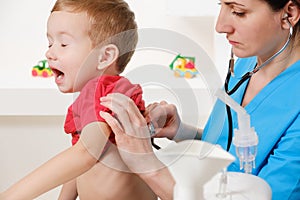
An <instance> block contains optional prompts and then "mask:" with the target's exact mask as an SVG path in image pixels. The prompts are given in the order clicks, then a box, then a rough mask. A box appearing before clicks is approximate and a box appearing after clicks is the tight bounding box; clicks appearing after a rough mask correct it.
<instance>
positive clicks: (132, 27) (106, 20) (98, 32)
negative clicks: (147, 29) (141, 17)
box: [51, 0, 138, 73]
mask: <svg viewBox="0 0 300 200" xmlns="http://www.w3.org/2000/svg"><path fill="white" fill-rule="evenodd" d="M54 11H67V12H75V13H76V12H86V13H87V15H88V17H89V21H90V28H89V33H88V34H89V37H90V39H91V41H92V43H93V46H94V47H96V46H97V45H100V44H103V42H104V43H110V44H115V45H116V46H117V47H118V49H119V51H120V56H119V58H118V60H117V65H118V67H119V72H120V73H121V72H122V71H123V70H124V68H125V66H126V65H127V64H128V62H129V61H130V59H131V57H132V55H133V53H134V50H135V48H136V44H137V40H138V33H137V24H136V22H135V16H134V13H133V12H132V11H131V10H130V8H129V6H128V4H127V3H126V2H124V1H123V0H57V1H56V3H55V5H54V7H53V8H52V10H51V12H54Z"/></svg>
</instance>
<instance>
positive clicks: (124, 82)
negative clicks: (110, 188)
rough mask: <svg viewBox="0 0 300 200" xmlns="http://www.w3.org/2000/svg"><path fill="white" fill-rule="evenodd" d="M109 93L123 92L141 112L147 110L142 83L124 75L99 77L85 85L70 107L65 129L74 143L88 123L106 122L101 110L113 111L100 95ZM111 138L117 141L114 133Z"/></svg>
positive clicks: (112, 140)
mask: <svg viewBox="0 0 300 200" xmlns="http://www.w3.org/2000/svg"><path fill="white" fill-rule="evenodd" d="M109 93H122V94H124V95H126V96H128V97H130V98H131V99H132V100H133V101H134V102H135V103H136V105H137V106H138V108H139V110H140V111H141V112H143V111H145V102H144V100H143V99H142V94H143V91H142V88H141V86H140V85H138V84H132V83H130V81H129V80H128V79H126V78H124V77H122V76H109V75H103V76H100V77H97V78H95V79H93V80H91V81H89V82H88V83H87V84H86V85H85V86H84V87H83V89H82V90H81V92H80V95H79V96H78V97H77V99H76V100H75V101H74V102H73V104H72V105H71V106H70V107H69V108H68V114H67V116H66V120H65V125H64V129H65V132H66V133H67V134H72V145H74V144H76V142H77V141H78V140H79V137H80V133H81V131H82V129H83V127H85V126H86V125H87V124H89V123H91V122H96V121H98V122H105V120H104V119H103V118H102V117H101V116H100V114H99V112H100V111H105V112H110V113H112V112H111V111H110V110H109V109H108V108H106V107H104V106H102V105H100V97H102V96H106V95H107V94H109ZM109 140H110V141H111V142H113V143H115V140H114V135H113V134H110V137H109Z"/></svg>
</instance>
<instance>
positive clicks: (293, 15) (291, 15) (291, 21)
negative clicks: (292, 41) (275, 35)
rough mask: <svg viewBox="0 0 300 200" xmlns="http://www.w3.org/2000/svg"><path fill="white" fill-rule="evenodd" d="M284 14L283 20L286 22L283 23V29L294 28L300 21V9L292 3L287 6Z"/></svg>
mask: <svg viewBox="0 0 300 200" xmlns="http://www.w3.org/2000/svg"><path fill="white" fill-rule="evenodd" d="M284 12H285V13H284V14H283V16H282V20H283V22H285V23H283V27H284V28H286V29H288V28H291V27H294V26H295V25H296V24H297V23H298V21H299V19H300V9H299V7H298V6H297V5H296V4H295V3H293V2H292V1H290V2H289V3H287V4H286V5H285V8H284Z"/></svg>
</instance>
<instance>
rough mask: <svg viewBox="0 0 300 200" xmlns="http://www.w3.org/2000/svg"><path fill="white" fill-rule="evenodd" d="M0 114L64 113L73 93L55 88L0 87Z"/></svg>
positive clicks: (39, 114) (46, 114)
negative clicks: (61, 91)
mask: <svg viewBox="0 0 300 200" xmlns="http://www.w3.org/2000/svg"><path fill="white" fill-rule="evenodd" d="M0 99H1V103H0V116H16V115H18V116H33V115H34V116H57V115H65V114H66V111H67V108H68V107H69V105H70V104H71V103H72V100H73V94H62V93H60V92H59V91H58V90H57V89H18V88H16V89H14V88H8V89H0Z"/></svg>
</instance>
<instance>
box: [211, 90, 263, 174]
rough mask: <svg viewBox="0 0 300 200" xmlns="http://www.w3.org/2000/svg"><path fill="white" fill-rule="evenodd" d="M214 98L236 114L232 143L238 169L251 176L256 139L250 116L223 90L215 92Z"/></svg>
mask: <svg viewBox="0 0 300 200" xmlns="http://www.w3.org/2000/svg"><path fill="white" fill-rule="evenodd" d="M216 96H217V97H218V98H219V99H220V100H222V101H223V102H224V103H225V104H227V105H229V106H230V107H231V108H232V109H233V110H234V111H235V112H237V117H238V129H235V130H234V135H233V141H232V142H233V144H234V146H235V147H236V154H237V156H238V157H239V160H240V169H241V170H242V169H244V172H245V173H248V174H251V173H252V169H253V168H255V157H256V154H257V144H258V137H257V134H256V132H255V130H254V127H251V125H250V116H249V114H248V113H247V112H246V110H245V109H244V108H243V107H242V106H240V105H239V104H238V103H237V102H235V101H234V100H233V99H232V98H231V97H230V96H229V95H228V94H226V93H225V92H224V91H223V90H221V89H219V90H217V91H216Z"/></svg>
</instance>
